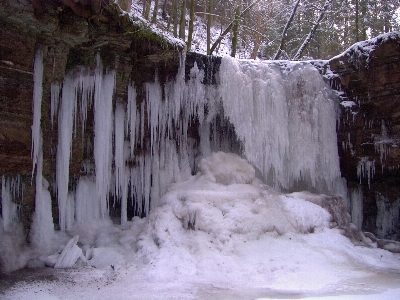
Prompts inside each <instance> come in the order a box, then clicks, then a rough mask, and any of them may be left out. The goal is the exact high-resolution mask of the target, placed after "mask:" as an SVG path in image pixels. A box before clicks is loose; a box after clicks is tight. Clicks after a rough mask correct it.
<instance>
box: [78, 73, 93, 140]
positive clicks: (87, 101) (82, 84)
mask: <svg viewBox="0 0 400 300" xmlns="http://www.w3.org/2000/svg"><path fill="white" fill-rule="evenodd" d="M82 73H83V72H82ZM82 73H81V74H80V76H79V77H78V78H77V81H78V83H76V85H77V86H78V87H79V91H80V94H81V102H80V120H81V125H82V137H83V135H84V133H85V128H86V119H87V112H88V109H89V108H90V107H91V106H92V99H93V92H94V76H90V75H87V74H82Z"/></svg>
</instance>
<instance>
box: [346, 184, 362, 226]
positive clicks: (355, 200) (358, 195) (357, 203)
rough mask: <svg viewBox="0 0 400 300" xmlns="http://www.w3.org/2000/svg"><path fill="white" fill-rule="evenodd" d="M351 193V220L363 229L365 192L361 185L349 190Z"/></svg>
mask: <svg viewBox="0 0 400 300" xmlns="http://www.w3.org/2000/svg"><path fill="white" fill-rule="evenodd" d="M349 195H350V202H351V205H350V215H351V222H352V223H353V224H354V225H356V227H357V229H358V230H361V229H362V224H363V193H362V190H361V188H360V187H358V188H354V189H352V190H351V191H349Z"/></svg>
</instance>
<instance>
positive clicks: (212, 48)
mask: <svg viewBox="0 0 400 300" xmlns="http://www.w3.org/2000/svg"><path fill="white" fill-rule="evenodd" d="M210 1H211V0H210ZM258 2H260V0H256V1H254V2H253V3H252V4H250V5H249V6H247V7H246V8H245V9H244V10H243V11H242V13H241V14H240V16H239V18H241V17H242V16H243V15H244V14H245V13H246V12H247V11H249V10H250V9H251V8H252V7H253V6H254V5H256V4H257V3H258ZM234 22H235V20H233V21H232V22H230V23H229V25H228V27H226V28H225V30H224V31H223V32H222V33H221V34H220V35H219V37H218V38H217V40H216V41H215V42H214V44H213V45H212V47H211V49H210V52H209V55H211V53H213V51H214V50H215V48H217V46H218V45H219V43H221V41H222V39H223V38H224V37H225V36H226V35H227V34H228V33H229V32H230V31H231V29H232V27H233V23H234ZM207 37H208V34H207ZM207 49H208V48H207ZM207 53H208V51H207Z"/></svg>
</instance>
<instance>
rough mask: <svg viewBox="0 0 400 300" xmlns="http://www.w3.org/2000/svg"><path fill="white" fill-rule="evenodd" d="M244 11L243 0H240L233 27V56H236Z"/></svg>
mask: <svg viewBox="0 0 400 300" xmlns="http://www.w3.org/2000/svg"><path fill="white" fill-rule="evenodd" d="M241 11H242V0H238V3H237V5H236V9H235V19H234V20H233V26H232V27H233V28H232V47H231V56H232V57H235V56H236V49H237V43H238V39H239V23H240V14H241Z"/></svg>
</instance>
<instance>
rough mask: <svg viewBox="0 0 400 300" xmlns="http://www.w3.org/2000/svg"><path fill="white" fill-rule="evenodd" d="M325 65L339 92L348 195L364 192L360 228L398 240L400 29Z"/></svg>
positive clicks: (340, 134)
mask: <svg viewBox="0 0 400 300" xmlns="http://www.w3.org/2000/svg"><path fill="white" fill-rule="evenodd" d="M327 67H328V68H327V69H326V70H325V74H326V76H328V77H329V78H330V80H331V85H332V86H333V87H334V88H335V89H337V90H338V91H340V92H341V93H342V94H341V105H340V111H341V116H340V119H339V122H338V146H339V155H340V163H341V172H342V176H344V177H345V178H346V179H347V182H348V186H349V188H350V189H349V191H350V195H349V196H350V198H352V197H351V193H352V192H353V194H354V195H357V194H358V197H360V196H361V193H362V198H363V205H362V212H363V213H362V215H363V229H364V230H367V231H371V232H374V233H375V234H377V235H378V236H380V237H387V236H390V237H394V238H398V237H399V230H400V228H399V201H400V148H399V146H400V33H399V32H393V33H389V34H384V35H381V36H378V37H377V38H374V39H371V40H368V41H365V42H360V43H358V44H355V45H353V46H352V47H350V48H349V49H348V50H347V51H345V52H344V53H343V54H341V55H339V56H336V57H334V58H332V59H331V60H330V61H329V62H328V65H327ZM360 192H361V193H360ZM354 195H353V198H354V197H356V196H354ZM352 201H357V200H356V199H352Z"/></svg>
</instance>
